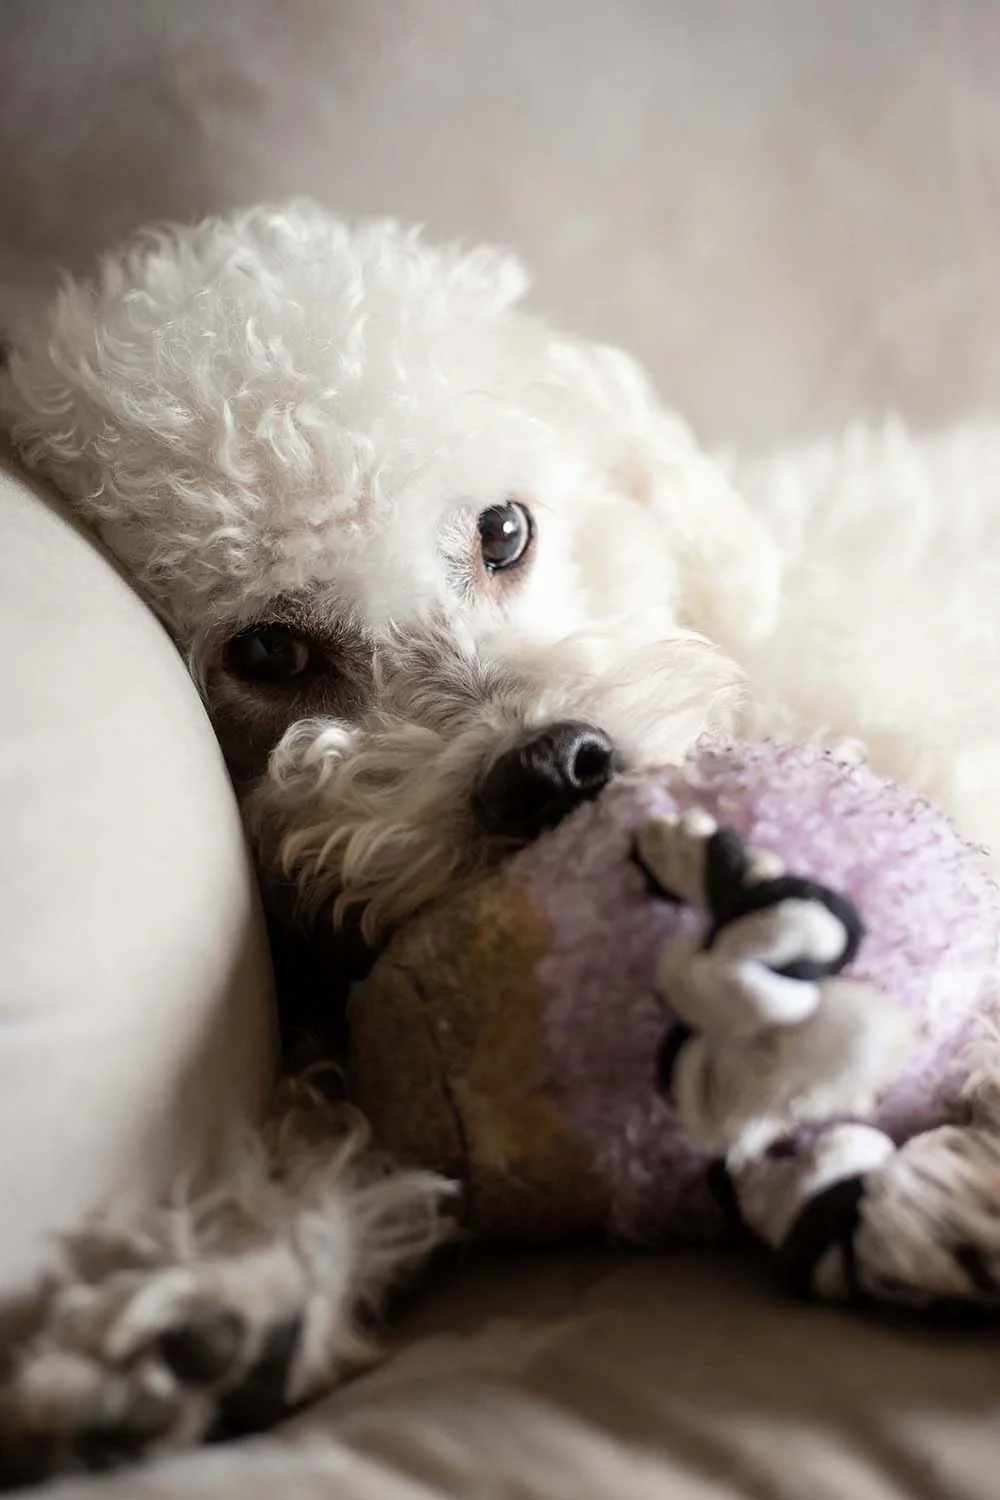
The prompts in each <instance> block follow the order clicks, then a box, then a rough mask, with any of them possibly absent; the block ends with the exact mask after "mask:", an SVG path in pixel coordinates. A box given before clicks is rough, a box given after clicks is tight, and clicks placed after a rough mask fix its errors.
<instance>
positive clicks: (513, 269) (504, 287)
mask: <svg viewBox="0 0 1000 1500" xmlns="http://www.w3.org/2000/svg"><path fill="white" fill-rule="evenodd" d="M431 253H432V254H436V255H438V256H440V258H441V260H442V262H443V264H444V270H445V275H446V280H447V287H448V292H449V295H450V296H455V295H457V296H458V297H459V298H461V299H462V300H464V301H466V302H467V303H468V304H469V305H470V306H471V307H472V308H474V309H475V310H476V311H478V312H479V313H480V314H487V315H491V314H496V313H501V312H505V311H506V310H507V309H508V308H510V307H513V306H514V304H515V303H517V302H520V301H521V299H522V298H523V297H524V296H525V295H526V293H527V292H528V290H529V288H530V286H531V277H530V276H529V274H528V271H527V268H526V267H525V266H524V265H522V263H521V262H520V261H519V260H518V258H517V256H516V255H512V254H510V253H509V252H508V251H506V250H498V249H496V248H495V247H494V246H492V245H479V246H477V247H475V248H474V249H468V248H466V247H464V246H461V245H452V246H445V247H444V249H438V250H432V251H431Z"/></svg>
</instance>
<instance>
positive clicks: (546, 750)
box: [473, 721, 617, 840]
mask: <svg viewBox="0 0 1000 1500" xmlns="http://www.w3.org/2000/svg"><path fill="white" fill-rule="evenodd" d="M616 769H617V760H616V756H615V750H614V746H613V745H612V743H611V741H610V740H609V739H608V737H607V735H606V734H605V733H604V732H603V731H602V730H600V729H594V728H593V726H592V725H590V724H578V723H575V722H571V721H568V722H566V723H563V724H549V725H547V726H546V727H545V728H544V729H540V730H537V731H536V732H535V733H534V734H532V735H531V736H530V737H529V738H527V739H524V740H522V741H521V742H520V743H519V744H517V745H514V746H513V748H512V749H510V750H507V751H505V752H504V754H503V755H501V756H499V757H498V759H497V760H495V761H494V762H493V764H492V766H491V767H490V769H489V770H488V771H487V773H486V775H485V776H484V777H483V780H482V781H481V782H480V784H479V787H478V788H477V790H476V793H475V798H474V802H473V810H474V812H475V816H476V821H477V822H478V824H479V826H480V828H482V829H483V831H484V833H492V834H500V835H502V836H503V837H505V838H512V839H521V840H528V839H533V838H536V837H537V836H538V834H540V833H542V832H543V830H544V829H546V828H554V827H555V826H556V824H557V823H560V822H561V821H562V820H563V818H565V816H566V814H567V813H570V812H572V811H573V809H574V808H575V807H579V805H580V803H581V802H587V801H589V800H590V799H591V798H592V797H596V796H597V794H598V792H600V791H601V790H602V789H603V788H604V787H605V786H607V784H608V782H609V781H610V780H611V777H612V776H613V775H614V772H615V770H616Z"/></svg>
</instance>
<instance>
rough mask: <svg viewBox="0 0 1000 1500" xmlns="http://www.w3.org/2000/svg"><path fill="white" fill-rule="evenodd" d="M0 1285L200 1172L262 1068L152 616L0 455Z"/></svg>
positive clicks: (218, 790)
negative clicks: (61, 1240)
mask: <svg viewBox="0 0 1000 1500" xmlns="http://www.w3.org/2000/svg"><path fill="white" fill-rule="evenodd" d="M0 537H2V542H0V640H2V641H3V647H2V650H0V1143H2V1149H0V1203H2V1205H3V1221H2V1233H0V1293H4V1292H9V1291H10V1290H12V1289H13V1288H15V1287H16V1286H17V1285H18V1284H19V1283H20V1282H21V1281H22V1279H23V1278H25V1277H26V1276H29V1275H30V1274H31V1272H32V1270H33V1269H34V1267H35V1266H36V1265H37V1263H38V1259H39V1256H40V1255H41V1254H42V1252H43V1247H44V1245H45V1244H46V1243H47V1242H48V1238H49V1235H50V1232H51V1231H52V1230H53V1229H55V1228H63V1227H64V1226H68V1225H72V1224H73V1223H74V1222H76V1221H78V1220H79V1218H80V1217H81V1215H82V1214H84V1213H86V1212H87V1211H88V1210H90V1209H91V1208H94V1207H96V1206H97V1205H98V1204H99V1203H101V1202H102V1201H103V1200H105V1199H106V1198H108V1197H111V1196H114V1197H115V1198H118V1197H119V1195H121V1197H122V1198H123V1200H127V1199H128V1198H131V1197H136V1196H142V1195H145V1194H147V1193H148V1192H151V1191H155V1190H156V1188H157V1186H158V1185H159V1186H162V1184H163V1183H164V1181H165V1180H167V1179H168V1178H170V1177H173V1176H174V1175H175V1174H177V1173H178V1172H181V1171H184V1170H188V1169H191V1168H193V1167H195V1166H197V1164H198V1162H199V1160H200V1159H201V1158H203V1157H204V1156H205V1154H206V1152H210V1151H211V1149H212V1148H213V1146H216V1145H218V1142H219V1138H220V1135H221V1133H222V1131H223V1130H224V1128H225V1127H226V1125H227V1122H231V1121H232V1120H233V1119H234V1118H235V1117H238V1116H240V1115H242V1114H245V1112H246V1110H247V1109H256V1108H257V1107H259V1105H260V1103H261V1100H262V1098H263V1095H264V1090H265V1087H266V1082H267V1079H268V1076H269V1070H270V1066H271V1062H272V1058H273V1047H272V1036H273V1019H272V995H271V978H270V969H269V964H268V959H267V953H266V947H265V942H264V935H263V930H262V921H261V916H260V912H259V909H258V905H257V897H256V890H255V885H254V881H253V877H252V873H251V870H250V866H249V862H248V859H247V855H246V851H245V848H244V843H243V839H242V835H241V829H240V823H239V817H238V813H237V810H236V807H235V803H234V799H233V797H232V793H231V791H230V789H229V784H228V780H227V778H226V774H225V771H224V769H223V766H222V763H221V759H220V756H219V753H218V750H217V748H216V746H215V742H214V739H213V737H212V734H211V730H210V729H209V727H208V723H207V721H206V719H205V717H204V714H203V712H202V708H201V704H200V703H199V701H198V697H197V695H196V693H195V692H194V690H193V688H192V686H191V683H190V681H189V679H188V677H187V673H186V671H185V669H184V666H183V664H182V663H181V661H180V659H179V658H178V656H177V654H176V652H175V651H174V649H173V647H172V646H171V644H170V643H169V641H168V640H167V638H166V636H165V635H164V633H163V632H162V630H161V629H160V627H159V626H158V624H157V623H156V622H155V621H154V620H153V618H152V617H151V616H150V615H149V613H148V612H147V611H146V609H145V608H144V607H143V606H142V605H141V604H140V603H139V601H138V600H137V599H136V597H135V596H134V595H133V594H132V592H131V590H130V589H129V588H128V586H127V585H126V584H125V583H124V582H123V581H122V580H121V579H120V578H119V576H118V574H117V573H116V572H115V570H114V569H113V568H112V567H111V565H110V564H109V563H108V562H107V561H106V560H105V558H104V557H103V556H101V555H100V554H99V553H98V552H97V550H96V549H95V548H94V546H93V545H92V544H91V542H90V541H89V540H87V539H85V538H83V537H82V536H81V535H80V534H79V533H78V532H77V531H76V530H75V529H74V527H73V526H72V525H71V524H70V523H69V522H68V521H67V520H66V519H65V518H64V517H63V516H62V515H61V514H60V513H59V511H58V510H57V509H56V508H55V507H54V506H53V504H52V502H51V500H50V499H49V497H48V496H46V495H44V494H40V493H39V492H37V491H36V490H34V489H33V488H32V487H31V486H29V485H28V484H27V483H25V482H23V481H22V480H21V479H20V478H18V477H17V476H16V475H14V474H13V473H12V472H10V471H9V470H6V469H3V468H0Z"/></svg>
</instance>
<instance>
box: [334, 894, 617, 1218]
mask: <svg viewBox="0 0 1000 1500" xmlns="http://www.w3.org/2000/svg"><path fill="white" fill-rule="evenodd" d="M547 941H548V925H547V921H546V918H545V916H544V913H543V912H541V911H540V910H539V909H538V906H537V905H536V904H535V903H534V902H533V901H532V898H531V896H530V895H529V894H528V892H527V891H526V890H525V889H524V888H523V887H521V886H519V885H518V884H517V883H516V882H515V881H509V880H506V879H505V878H504V876H503V874H502V872H501V873H500V874H494V875H488V876H487V877H486V878H485V879H484V880H482V881H480V882H478V883H477V884H475V885H472V886H470V887H469V888H468V889H466V890H464V891H462V892H461V893H460V895H459V896H458V897H457V898H456V899H455V900H452V901H447V902H445V903H444V904H443V905H441V904H439V905H437V906H433V907H431V908H430V909H429V910H428V911H427V912H425V913H423V914H422V915H420V916H417V917H416V918H415V919H414V920H413V921H412V922H410V923H409V924H408V925H407V926H406V927H404V929H403V930H402V932H401V933H399V935H398V936H397V937H396V938H395V939H394V941H393V942H392V943H391V944H390V945H389V947H388V949H387V951H386V953H385V955H384V956H383V957H382V958H381V959H380V960H379V962H378V963H377V964H376V966H375V969H374V970H373V972H372V974H371V975H370V976H369V977H368V979H367V980H366V982H365V988H364V995H363V1003H361V1004H359V1005H358V1006H357V1007H356V1010H355V1012H354V1014H353V1016H352V1026H351V1071H350V1081H351V1089H352V1092H353V1096H354V1098H355V1100H356V1101H357V1103H358V1104H359V1106H360V1107H361V1108H362V1109H363V1110H364V1111H365V1114H366V1115H367V1116H368V1118H369V1120H370V1121H371V1123H372V1127H373V1128H374V1130H375V1132H376V1134H377V1135H378V1138H379V1140H380V1141H382V1142H383V1143H384V1144H385V1145H386V1146H387V1147H388V1149H389V1150H391V1151H395V1152H397V1153H398V1154H399V1155H401V1156H403V1157H405V1158H407V1159H409V1160H412V1161H417V1162H419V1163H420V1164H421V1165H423V1166H427V1167H431V1168H433V1170H434V1171H436V1172H440V1173H442V1174H443V1175H445V1176H448V1177H454V1178H457V1179H458V1180H460V1181H462V1182H464V1183H465V1184H466V1204H465V1216H464V1217H465V1222H466V1223H467V1224H468V1225H469V1227H470V1228H471V1229H473V1230H474V1231H475V1232H476V1233H477V1234H482V1235H484V1236H486V1237H487V1238H489V1239H491V1240H496V1239H506V1240H513V1241H516V1242H519V1243H522V1244H530V1243H531V1242H532V1241H535V1242H536V1243H537V1242H541V1243H545V1242H546V1241H552V1240H553V1239H566V1238H567V1237H569V1236H571V1235H574V1234H585V1233H594V1232H597V1231H600V1229H601V1228H602V1226H603V1225H604V1224H606V1223H607V1221H608V1215H609V1212H610V1207H609V1203H608V1194H607V1191H606V1189H605V1187H604V1185H603V1184H602V1183H601V1182H600V1180H599V1178H598V1176H597V1174H596V1173H595V1171H594V1169H593V1166H592V1163H591V1161H590V1160H589V1153H588V1151H587V1149H586V1147H585V1146H584V1144H583V1143H582V1142H581V1141H580V1140H579V1139H578V1138H577V1137H576V1136H575V1135H574V1133H573V1131H572V1130H571V1128H570V1127H569V1125H568V1124H567V1122H566V1120H565V1119H564V1118H563V1116H562V1114H561V1113H560V1111H559V1109H558V1108H557V1107H556V1105H555V1104H554V1102H553V1100H552V1098H551V1096H550V1089H549V1079H548V1077H547V1076H546V1074H547V1071H548V1070H547V1065H546V1059H545V1043H544V1029H545V1023H544V1007H545V1000H546V995H545V991H544V989H543V987H542V986H541V985H540V984H538V983H537V981H536V973H535V971H536V968H537V965H538V964H539V962H540V961H541V959H542V958H543V957H544V955H545V952H546V944H547ZM400 1058H405V1059H406V1068H405V1077H406V1082H405V1086H404V1085H403V1083H402V1078H401V1069H400V1066H399V1059H400Z"/></svg>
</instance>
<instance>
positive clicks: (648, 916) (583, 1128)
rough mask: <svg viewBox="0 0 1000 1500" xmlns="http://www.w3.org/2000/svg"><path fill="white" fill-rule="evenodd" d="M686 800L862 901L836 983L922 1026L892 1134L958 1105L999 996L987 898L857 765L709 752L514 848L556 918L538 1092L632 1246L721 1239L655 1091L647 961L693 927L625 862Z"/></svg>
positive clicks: (891, 787)
mask: <svg viewBox="0 0 1000 1500" xmlns="http://www.w3.org/2000/svg"><path fill="white" fill-rule="evenodd" d="M691 806H698V807H704V808H705V809H706V810H707V811H708V812H710V813H711V814H712V815H713V816H714V817H715V818H716V819H717V820H718V821H719V822H720V823H723V824H727V825H729V826H731V827H734V828H736V829H738V830H739V832H740V833H742V834H743V835H744V837H745V838H747V839H748V840H749V841H751V842H752V843H754V844H756V845H758V846H760V847H762V848H765V849H770V850H773V851H775V852H776V853H778V854H780V855H781V856H782V858H783V859H784V860H785V862H786V863H787V864H788V865H789V866H790V867H791V868H792V869H794V870H795V871H796V872H797V873H801V874H803V875H809V876H812V877H814V878H816V879H819V880H822V881H824V882H826V883H827V884H828V885H831V886H833V887H835V888H837V889H840V890H843V891H846V892H847V893H848V894H849V895H850V896H851V897H852V898H853V899H854V901H855V902H856V903H857V906H858V908H859V910H860V912H861V915H862V918H863V919H864V922H865V924H866V927H867V929H868V931H867V936H866V938H865V941H864V943H863V944H862V947H861V951H860V953H859V955H858V958H857V960H856V961H855V963H854V965H853V966H852V969H851V971H850V972H851V973H853V974H855V975H857V976H858V977H859V978H864V979H866V980H869V981H871V982H872V983H873V984H876V985H878V986H880V987H881V988H882V989H883V990H884V991H886V992H887V993H888V994H891V995H893V996H894V997H895V998H896V999H898V1000H899V1001H900V1003H901V1004H903V1005H904V1006H905V1007H906V1008H907V1009H908V1010H909V1011H910V1012H911V1013H913V1014H914V1015H916V1016H917V1017H918V1018H919V1021H920V1030H919V1041H918V1045H917V1047H916V1049H915V1051H914V1054H913V1056H912V1058H911V1060H910V1061H909V1062H908V1064H907V1067H906V1069H905V1071H904V1073H903V1074H902V1075H901V1076H900V1078H899V1080H898V1082H897V1083H896V1084H895V1086H894V1087H893V1088H892V1090H891V1091H890V1093H889V1094H888V1095H887V1097H886V1098H885V1099H884V1101H883V1103H882V1105H881V1106H880V1108H879V1111H878V1114H877V1116H876V1121H877V1123H878V1124H880V1125H881V1126H882V1128H883V1129H885V1130H887V1131H889V1133H890V1134H892V1135H893V1136H895V1137H896V1138H897V1139H903V1138H905V1137H906V1136H908V1135H911V1134H913V1133H915V1132H916V1131H918V1130H922V1129H926V1128H928V1127H930V1126H932V1125H934V1124H937V1123H940V1122H941V1120H943V1119H946V1118H949V1116H951V1115H952V1114H953V1113H954V1111H955V1110H956V1109H957V1108H958V1093H959V1089H960V1084H961V1079H962V1072H963V1050H964V1043H965V1041H966V1039H967V1038H968V1037H969V1035H970V1031H971V1028H972V1026H973V1025H974V1022H975V1017H976V1014H977V1013H978V1011H979V1008H980V1006H981V1004H982V1003H984V1002H985V1001H986V1000H987V999H989V998H991V997H992V995H993V993H994V990H993V986H994V985H995V983H996V979H995V974H996V960H997V952H998V946H1000V904H998V899H997V892H996V889H995V887H994V886H993V884H992V882H991V881H990V880H989V879H988V878H987V876H986V875H985V874H984V872H983V870H982V868H981V865H980V861H979V858H978V855H977V852H976V851H975V850H974V849H972V848H970V847H969V846H968V845H967V844H965V843H964V842H963V841H962V840H961V839H960V838H959V837H958V835H957V834H956V832H955V831H954V829H953V827H952V825H951V823H950V822H949V821H948V819H947V818H946V817H945V816H944V815H943V814H941V813H940V812H938V811H937V810H936V809H935V808H933V807H931V806H930V805H929V804H927V803H926V802H922V801H919V800H917V799H915V798H913V797H911V796H910V795H909V794H907V793H905V792H903V791H901V790H900V788H899V787H897V786H896V785H895V784H894V783H892V782H889V781H886V780H884V779H882V778H880V777H878V776H875V775H874V774H873V773H872V772H871V771H869V770H868V769H867V768H866V767H863V766H845V765H844V764H842V763H841V762H838V761H836V760H835V759H833V757H831V756H829V755H827V754H825V753H824V752H822V751H820V750H816V749H811V748H794V749H793V748H788V747H782V746H775V745H770V744H753V745H745V746H736V747H733V748H731V749H726V750H719V749H712V750H705V751H703V752H701V753H699V754H698V755H697V756H696V757H694V758H693V759H692V760H691V761H690V762H689V763H688V764H687V765H686V766H685V767H684V768H683V769H682V770H678V769H676V768H671V769H665V770H661V771H653V772H644V773H641V774H635V775H632V776H626V777H623V778H622V779H621V780H620V781H618V782H617V783H615V784H614V785H613V786H612V787H611V788H609V790H608V791H607V792H606V793H605V794H604V795H603V796H602V797H601V798H600V800H599V801H597V802H594V803H591V804H589V805H588V806H586V807H584V808H581V809H580V811H579V812H578V813H576V814H575V815H574V816H573V817H572V818H570V819H569V820H568V821H567V822H566V823H564V824H563V825H562V826H561V827H560V828H558V829H557V830H555V831H554V832H553V833H552V834H549V835H548V836H546V837H545V838H544V839H542V840H540V841H539V842H538V843H537V844H535V845H534V846H532V847H531V848H530V849H527V850H525V851H524V852H523V853H522V854H519V855H518V856H517V857H516V858H515V859H514V860H513V861H512V863H511V865H510V867H509V873H510V877H511V878H512V879H514V880H517V881H518V882H523V883H524V884H525V885H527V886H528V887H529V888H530V890H531V892H532V895H533V898H534V900H535V901H536V902H537V903H538V905H539V906H540V907H541V908H542V910H543V911H544V912H545V914H546V916H547V918H548V920H549V922H550V924H551V934H552V937H551V948H550V950H549V953H548V954H547V956H546V958H545V960H544V961H543V962H542V964H541V966H540V971H539V976H538V977H539V980H540V982H541V984H542V985H543V987H544V989H545V991H546V993H547V996H548V1008H547V1014H546V1036H545V1044H546V1048H547V1060H548V1069H549V1076H550V1080H551V1087H552V1092H553V1096H554V1098H555V1099H556V1100H557V1102H558V1103H559V1105H560V1108H561V1109H562V1111H563V1113H564V1114H565V1116H566V1118H567V1119H568V1120H569V1121H570V1123H571V1124H572V1126H573V1127H574V1129H575V1130H576V1131H577V1132H578V1133H579V1134H580V1135H581V1136H582V1137H583V1138H584V1139H585V1140H586V1141H587V1143H588V1145H589V1148H590V1149H591V1150H592V1152H593V1159H594V1163H595V1166H596V1168H597V1170H598V1171H599V1172H600V1174H601V1175H602V1177H603V1178H604V1179H605V1181H606V1182H607V1183H608V1185H609V1187H610V1189H611V1194H612V1200H613V1205H612V1228H613V1230H614V1231H615V1232H617V1233H618V1234H620V1235H621V1236H623V1237H624V1238H627V1239H629V1240H636V1241H640V1242H647V1243H662V1242H663V1241H666V1240H671V1239H690V1238H703V1237H705V1236H706V1235H711V1234H714V1233H716V1232H718V1231H719V1230H721V1228H722V1227H723V1225H722V1219H721V1216H720V1215H719V1213H718V1211H717V1210H716V1208H715V1205H714V1204H713V1202H712V1199H711V1197H710V1195H709V1193H708V1190H707V1186H706V1173H705V1168H706V1162H705V1160H704V1158H703V1157H699V1156H698V1155H697V1154H696V1153H694V1152H692V1151H691V1149H690V1148H689V1147H688V1145H687V1144H686V1142H685V1140H684V1138H683V1136H682V1134H681V1131H680V1129H679V1125H678V1120H677V1117H676V1113H675V1111H674V1110H673V1109H672V1107H671V1106H670V1105H669V1104H668V1103H666V1102H665V1101H664V1100H662V1099H661V1098H660V1097H659V1096H658V1095H657V1093H656V1092H655V1088H654V1078H655V1071H656V1055H657V1052H658V1048H659V1044H660V1041H661V1039H662V1037H663V1034H664V1030H665V1026H666V1024H667V1022H668V1020H669V1017H668V1016H667V1015H666V1014H665V1012H664V1009H663V1007H662V1005H661V1003H660V1002H659V1001H658V1000H657V998H656V996H655V994H654V974H655V965H656V957H657V953H658V951H659V947H660V944H661V943H662V942H663V940H664V939H665V938H667V937H669V936H671V935H672V934H674V933H677V932H678V931H681V930H688V931H690V930H692V927H694V929H695V930H696V929H697V924H698V922H699V918H698V917H697V916H696V915H695V914H694V913H693V912H692V911H691V910H690V909H688V908H684V907H675V906H671V905H670V904H669V903H665V902H663V901H658V900H656V899H655V898H652V897H651V896H650V895H649V893H648V891H647V890H646V887H645V884H644V881H643V877H642V875H641V873H640V872H639V870H638V869H637V868H636V867H635V866H634V864H633V863H632V862H631V860H630V858H629V854H630V850H631V845H632V841H633V837H634V834H635V831H636V830H637V829H638V828H639V827H640V826H641V825H642V824H643V823H644V822H645V821H647V820H648V819H650V818H655V817H662V816H669V815H673V814H676V813H677V812H678V811H681V810H683V809H684V808H686V807H691Z"/></svg>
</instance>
